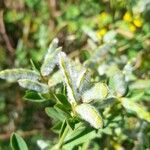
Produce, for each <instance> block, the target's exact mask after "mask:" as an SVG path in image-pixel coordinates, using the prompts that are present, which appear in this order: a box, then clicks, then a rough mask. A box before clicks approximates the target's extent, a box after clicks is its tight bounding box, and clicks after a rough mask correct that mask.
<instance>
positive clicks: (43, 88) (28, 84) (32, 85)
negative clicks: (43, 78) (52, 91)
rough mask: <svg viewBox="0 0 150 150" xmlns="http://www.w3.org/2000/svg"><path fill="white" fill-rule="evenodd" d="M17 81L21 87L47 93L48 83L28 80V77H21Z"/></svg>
mask: <svg viewBox="0 0 150 150" xmlns="http://www.w3.org/2000/svg"><path fill="white" fill-rule="evenodd" d="M18 83H19V85H20V86H21V87H23V88H26V89H29V90H33V91H36V92H39V93H48V92H49V88H48V85H46V84H43V83H39V82H37V81H32V80H28V79H21V80H18Z"/></svg>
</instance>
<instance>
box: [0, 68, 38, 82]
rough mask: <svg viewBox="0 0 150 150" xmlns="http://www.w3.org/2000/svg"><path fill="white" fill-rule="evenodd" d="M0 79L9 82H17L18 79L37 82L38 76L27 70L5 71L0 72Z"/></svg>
mask: <svg viewBox="0 0 150 150" xmlns="http://www.w3.org/2000/svg"><path fill="white" fill-rule="evenodd" d="M0 78H1V79H6V80H8V81H10V82H14V81H17V80H19V79H31V80H34V81H35V80H38V79H39V78H40V75H39V74H38V73H37V72H35V71H32V70H28V69H22V68H19V69H6V70H3V71H1V72H0Z"/></svg>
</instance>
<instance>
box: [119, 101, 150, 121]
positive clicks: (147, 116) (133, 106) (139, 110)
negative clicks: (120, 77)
mask: <svg viewBox="0 0 150 150" xmlns="http://www.w3.org/2000/svg"><path fill="white" fill-rule="evenodd" d="M120 102H121V104H122V106H123V107H124V108H125V109H127V110H129V111H131V112H133V113H135V114H136V115H137V116H138V117H139V118H141V119H144V120H146V121H148V122H150V113H149V112H147V111H146V110H145V108H144V107H143V106H141V105H139V104H137V103H135V102H133V101H131V100H130V99H127V98H122V99H121V100H120Z"/></svg>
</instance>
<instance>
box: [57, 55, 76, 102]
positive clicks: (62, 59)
mask: <svg viewBox="0 0 150 150" xmlns="http://www.w3.org/2000/svg"><path fill="white" fill-rule="evenodd" d="M59 66H60V70H61V72H62V74H63V77H64V81H65V84H66V86H67V93H68V99H69V102H70V103H71V104H73V105H76V100H78V93H77V86H76V83H75V72H73V70H72V66H71V62H70V61H69V59H68V58H67V56H66V54H65V53H63V52H60V53H59Z"/></svg>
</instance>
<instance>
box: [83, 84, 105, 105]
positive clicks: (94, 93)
mask: <svg viewBox="0 0 150 150" xmlns="http://www.w3.org/2000/svg"><path fill="white" fill-rule="evenodd" d="M107 94H108V87H107V85H106V84H105V83H96V84H95V85H94V86H93V87H92V88H91V89H89V90H87V91H85V92H84V93H83V95H82V101H83V102H84V103H89V102H91V101H93V100H102V99H104V98H106V96H107Z"/></svg>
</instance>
